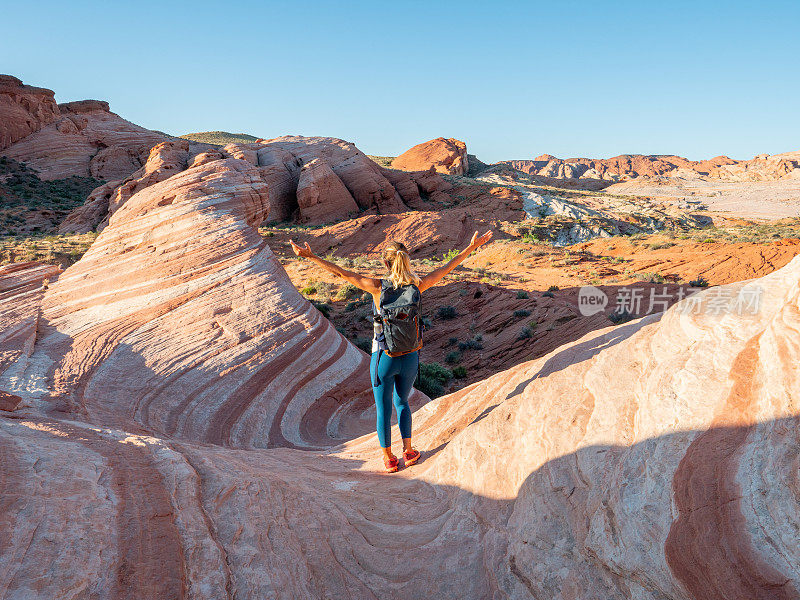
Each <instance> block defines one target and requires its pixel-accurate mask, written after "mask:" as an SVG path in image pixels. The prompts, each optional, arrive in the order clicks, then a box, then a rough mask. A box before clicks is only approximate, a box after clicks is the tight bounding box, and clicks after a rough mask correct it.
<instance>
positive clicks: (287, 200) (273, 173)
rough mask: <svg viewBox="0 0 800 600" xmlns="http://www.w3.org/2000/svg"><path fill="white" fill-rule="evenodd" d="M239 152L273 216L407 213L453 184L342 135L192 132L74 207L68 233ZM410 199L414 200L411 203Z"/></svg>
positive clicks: (317, 219)
mask: <svg viewBox="0 0 800 600" xmlns="http://www.w3.org/2000/svg"><path fill="white" fill-rule="evenodd" d="M224 158H233V159H237V160H240V161H243V162H245V163H247V164H249V165H251V166H253V167H256V171H257V173H258V175H259V177H260V180H261V182H262V183H263V184H264V185H265V187H266V189H267V194H268V195H269V211H268V212H269V218H270V219H271V220H274V221H285V220H289V219H291V218H293V217H297V218H298V220H300V221H301V222H309V223H314V224H318V223H323V222H326V221H327V222H330V221H335V220H337V219H342V218H346V217H347V216H349V215H352V214H354V213H359V212H362V211H371V212H379V213H381V214H386V213H402V212H405V211H407V210H408V207H409V206H411V207H415V208H417V207H420V206H421V202H422V201H421V194H424V195H425V197H427V198H430V199H433V200H444V199H448V196H447V194H446V191H447V190H449V189H451V187H452V186H451V185H450V184H449V183H447V182H446V181H444V180H443V179H442V178H441V176H439V175H437V174H436V173H433V172H422V173H403V172H400V171H393V170H391V169H383V168H381V167H379V166H378V165H376V164H375V163H374V162H372V160H370V159H369V158H368V157H367V156H366V155H365V154H364V153H362V152H361V151H360V150H358V148H356V147H355V146H354V145H352V144H350V143H348V142H345V141H343V140H339V139H336V138H321V137H299V136H287V137H282V138H276V139H274V140H267V141H264V142H262V143H252V144H227V145H226V146H224V147H223V148H219V149H212V148H210V147H209V146H207V145H203V144H197V143H194V142H189V141H187V140H172V141H169V142H164V143H162V144H160V145H158V146H156V147H154V148H153V149H152V152H151V153H150V157H149V159H148V161H147V163H146V164H145V165H144V166H143V167H142V168H141V169H139V170H138V171H136V172H134V173H133V174H132V175H130V176H129V177H127V178H126V179H124V180H121V181H113V182H110V183H107V184H105V185H103V186H101V187H99V188H97V189H95V190H94V191H93V192H92V194H91V195H90V196H89V198H88V199H87V201H86V203H85V204H84V206H81V207H79V208H77V209H76V210H75V211H73V212H72V213H71V214H70V215H69V216H68V217H67V219H65V221H64V222H63V223H62V225H61V227H60V229H59V231H60V232H61V233H84V232H88V231H92V230H94V229H95V228H97V227H98V226H99V227H100V228H101V229H102V227H104V226H105V223H107V221H108V215H109V211H110V212H111V213H113V212H114V210H116V209H117V208H118V207H119V206H121V205H122V204H123V203H124V202H125V201H126V200H127V199H128V198H129V197H130V196H131V194H132V193H134V192H136V191H138V190H140V189H143V188H144V187H146V186H148V185H151V184H153V183H155V182H157V181H161V180H163V179H166V178H167V177H170V176H171V175H172V174H174V173H176V172H178V171H181V170H183V169H185V168H187V167H189V168H191V167H193V166H199V165H205V164H208V163H210V162H213V161H216V160H222V159H224ZM406 203H407V204H406Z"/></svg>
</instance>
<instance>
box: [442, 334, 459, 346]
mask: <svg viewBox="0 0 800 600" xmlns="http://www.w3.org/2000/svg"><path fill="white" fill-rule="evenodd" d="M457 343H458V338H457V337H451V338H448V340H447V343H446V344H445V345H444V347H445V348H447V347H448V346H452V345H453V344H457Z"/></svg>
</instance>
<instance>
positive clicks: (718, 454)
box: [0, 151, 800, 600]
mask: <svg viewBox="0 0 800 600" xmlns="http://www.w3.org/2000/svg"><path fill="white" fill-rule="evenodd" d="M226 156H227V155H223V154H220V155H216V156H212V155H206V156H202V157H195V158H193V159H190V160H187V167H186V169H185V170H181V171H179V172H177V173H175V174H172V175H171V176H170V177H168V178H166V179H163V180H160V181H157V182H154V183H152V184H150V185H147V186H146V187H144V188H142V189H139V190H137V191H135V192H134V193H133V194H132V195H130V197H129V198H127V200H125V202H124V203H122V204H121V205H119V206H118V207H117V208H116V209H115V210H114V211H113V213H112V214H111V215H110V217H109V219H108V226H107V227H105V229H103V231H102V233H101V234H100V235H99V236H98V238H97V240H96V241H95V243H94V244H93V245H92V247H91V248H90V250H89V251H88V252H87V253H86V255H85V256H84V257H83V258H82V259H81V260H80V261H79V262H78V263H76V264H75V265H73V266H72V267H70V268H69V269H67V270H66V271H64V272H63V273H60V274H58V273H54V272H52V271H47V270H46V269H47V268H45V267H42V266H40V265H35V264H33V265H23V266H21V267H20V266H17V267H13V268H8V267H5V268H3V269H2V270H0V294H2V296H1V297H2V299H3V304H2V307H1V308H0V319H2V321H0V322H2V324H3V331H4V332H9V333H3V334H2V336H0V357H1V360H2V362H0V371H1V372H0V389H1V390H2V391H3V392H4V393H5V394H7V395H13V396H15V397H16V398H18V399H19V401H18V402H17V401H13V402H8V403H7V404H6V403H4V404H3V406H5V407H6V408H3V407H2V406H0V459H1V460H0V503H2V510H0V530H2V533H3V535H2V536H0V597H2V598H15V599H16V598H28V597H40V598H68V597H71V596H72V597H87V598H182V597H183V598H208V599H217V598H226V597H227V598H230V597H236V598H287V599H289V598H322V597H328V598H370V597H377V598H419V597H424V598H564V599H567V598H569V599H578V598H580V599H583V598H629V599H637V600H638V599H663V598H676V599H693V598H694V599H697V598H700V599H723V598H724V599H726V600H727V599H738V598H742V599H745V598H748V599H750V598H797V597H798V591H797V590H798V586H800V547H798V540H799V539H800V536H798V535H797V533H798V530H800V511H799V510H798V506H800V480H799V479H798V472H800V471H799V467H800V462H799V459H798V448H800V434H798V411H799V410H800V407H798V398H800V389H798V388H799V386H798V377H797V374H796V372H797V369H796V365H797V364H798V359H800V338H798V331H799V330H800V286H799V284H798V281H800V259H795V260H793V261H792V262H791V263H790V264H789V265H787V266H786V267H784V268H782V269H780V270H778V271H776V272H774V273H772V274H771V275H768V276H766V277H763V278H761V279H758V280H753V281H751V282H749V283H742V284H736V285H730V286H724V287H718V288H711V289H709V290H707V291H705V292H702V293H700V294H699V295H696V296H693V297H690V298H689V299H687V300H685V301H684V302H682V303H679V304H677V305H675V306H674V307H673V308H671V309H670V310H669V311H667V312H666V313H662V314H658V315H652V316H649V317H646V318H645V319H642V320H639V321H635V322H632V323H628V324H626V325H623V326H619V327H616V328H609V329H605V330H602V331H599V332H593V333H591V334H589V335H587V336H586V337H584V338H582V339H580V340H578V341H576V342H574V343H570V344H567V345H565V346H562V347H560V348H558V349H556V350H555V351H553V352H552V353H550V354H549V355H547V356H545V357H543V358H541V359H538V360H535V361H532V362H527V363H524V364H521V365H519V366H516V367H514V368H512V369H509V370H506V371H502V372H500V373H498V374H497V375H494V376H492V377H490V378H488V379H486V380H485V381H481V382H478V383H476V384H473V385H471V386H469V387H467V388H465V389H463V390H461V391H459V392H458V393H456V394H452V395H449V396H445V397H443V398H440V399H438V400H436V401H431V402H428V403H427V404H424V398H421V397H416V398H415V399H414V406H415V408H416V411H415V413H414V431H415V434H414V443H415V444H416V445H417V446H418V447H419V448H420V449H421V450H422V451H423V460H422V461H421V462H420V463H419V464H417V465H415V466H413V467H411V468H407V469H403V470H401V471H400V473H399V474H397V475H387V474H385V473H383V472H382V464H381V462H380V456H379V454H378V452H377V441H376V437H375V435H374V434H373V433H372V432H371V429H372V427H373V425H374V422H373V419H374V413H372V412H371V411H370V407H371V403H372V400H371V393H370V383H369V376H368V373H367V364H366V363H367V359H366V356H365V355H364V354H363V353H361V352H360V351H359V350H357V349H356V348H354V347H353V346H351V345H350V344H349V343H348V342H347V341H346V340H345V339H344V338H342V337H341V336H340V335H339V334H338V333H337V332H336V330H335V329H334V328H333V327H332V325H331V324H330V323H328V322H327V321H326V320H325V319H324V318H323V317H322V316H321V315H320V314H319V313H318V312H317V311H316V309H314V308H313V307H312V306H311V305H310V304H309V303H308V302H306V300H304V299H303V298H302V297H301V296H300V295H299V294H298V293H297V292H296V290H295V289H294V288H293V286H292V285H291V283H290V281H289V279H288V277H287V276H286V274H285V273H284V271H283V270H282V268H281V266H280V265H279V263H278V262H277V260H276V259H275V258H274V256H273V255H272V252H271V251H270V249H269V248H268V246H267V245H266V244H265V242H264V241H263V240H262V239H261V237H260V236H259V235H258V233H257V231H256V230H255V228H254V225H256V224H258V223H259V222H261V221H262V220H264V219H265V218H267V217H268V210H269V207H270V203H271V198H270V189H269V185H270V184H269V183H268V182H266V181H265V179H264V176H263V173H262V172H261V170H260V168H261V167H260V165H259V164H253V162H252V160H251V159H252V156H250V158H248V156H249V155H245V154H243V155H242V158H233V157H226ZM257 162H258V154H257V151H256V163H257ZM332 170H334V172H335V169H332ZM156 179H157V178H156ZM348 189H349V188H348ZM354 198H355V195H354ZM356 200H357V198H356ZM46 280H49V283H45V281H46ZM15 403H16V404H15ZM12 405H13V406H12ZM7 408H10V409H11V410H7ZM358 436H361V437H358ZM393 436H394V441H395V450H396V451H398V450H399V446H398V441H399V440H398V432H397V429H396V428H395V429H393Z"/></svg>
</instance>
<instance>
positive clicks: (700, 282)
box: [689, 276, 708, 288]
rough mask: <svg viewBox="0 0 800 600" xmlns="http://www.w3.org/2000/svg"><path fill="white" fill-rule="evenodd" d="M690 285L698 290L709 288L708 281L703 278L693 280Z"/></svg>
mask: <svg viewBox="0 0 800 600" xmlns="http://www.w3.org/2000/svg"><path fill="white" fill-rule="evenodd" d="M689 285H690V286H692V287H696V288H704V287H708V280H707V279H705V278H704V277H702V276H701V277H698V278H697V279H692V280H691V281H690V282H689Z"/></svg>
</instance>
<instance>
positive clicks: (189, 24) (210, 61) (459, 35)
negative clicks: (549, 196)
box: [0, 0, 800, 162]
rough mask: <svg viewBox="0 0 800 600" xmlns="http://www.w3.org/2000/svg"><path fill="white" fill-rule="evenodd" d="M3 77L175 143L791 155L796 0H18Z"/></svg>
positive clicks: (796, 140) (798, 74)
mask: <svg viewBox="0 0 800 600" xmlns="http://www.w3.org/2000/svg"><path fill="white" fill-rule="evenodd" d="M0 14H1V15H2V19H0V20H1V21H2V25H3V27H2V29H3V33H2V35H0V73H9V74H12V75H16V76H17V77H20V78H21V79H23V80H24V81H25V82H26V83H30V84H32V85H40V86H44V87H49V88H51V89H53V90H55V92H56V98H57V99H58V101H60V102H65V101H69V100H77V99H83V98H97V99H104V100H108V101H109V102H110V103H111V108H112V110H113V111H114V112H117V113H119V114H120V115H122V116H123V117H125V118H127V119H129V120H131V121H134V122H135V123H138V124H140V125H143V126H145V127H149V128H152V129H160V130H163V131H167V132H169V133H174V134H182V133H187V132H192V131H205V130H217V129H218V130H225V131H232V132H246V133H252V134H254V135H259V136H263V137H274V136H278V135H283V134H302V135H330V136H336V137H341V138H343V139H345V140H348V141H352V142H355V143H356V144H357V145H358V146H359V147H360V148H361V149H362V150H363V151H365V152H367V153H369V154H383V155H396V154H399V153H400V152H402V151H404V150H405V149H407V148H408V147H410V146H412V145H414V144H416V143H419V142H421V141H424V140H427V139H430V138H433V137H437V136H446V137H456V138H459V139H462V140H464V141H465V142H466V143H467V146H468V148H469V150H470V152H473V153H475V154H477V155H478V157H479V158H481V159H482V160H485V161H489V162H494V161H497V160H504V159H513V158H533V157H534V156H537V155H539V154H542V153H545V152H547V153H550V154H554V155H556V156H561V157H570V156H591V157H608V156H613V155H616V154H620V153H644V154H671V153H675V154H681V155H684V156H688V157H689V158H693V159H698V158H708V157H711V156H715V155H718V154H727V155H729V156H732V157H734V158H749V157H752V156H753V155H755V154H757V153H761V152H768V153H777V152H786V151H790V150H800V118H798V105H800V66H798V65H800V61H798V57H800V33H798V32H800V2H798V1H797V0H794V1H791V2H779V1H775V2H753V1H752V0H751V1H748V2H737V1H735V0H734V1H730V2H678V1H673V2H658V3H655V2H641V1H639V2H598V1H596V0H595V1H591V2H583V1H574V2H557V1H551V2H505V3H501V2H495V3H491V2H470V1H466V0H462V1H458V2H433V1H431V2H391V3H390V2H382V1H377V0H373V1H371V2H363V3H362V2H345V1H338V2H317V3H315V2H310V1H308V2H298V1H293V2H246V1H241V0H239V1H228V2H220V1H216V2H204V1H202V0H193V1H191V2H170V1H166V2H149V1H141V2H136V3H134V2H102V3H101V2H81V1H73V2H47V1H43V2H35V3H33V4H31V3H26V2H11V1H9V0H0Z"/></svg>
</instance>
